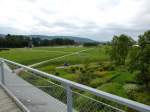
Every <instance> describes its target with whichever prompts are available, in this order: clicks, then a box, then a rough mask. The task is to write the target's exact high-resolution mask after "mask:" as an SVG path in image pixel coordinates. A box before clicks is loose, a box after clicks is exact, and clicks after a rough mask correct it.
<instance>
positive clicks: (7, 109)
mask: <svg viewBox="0 0 150 112" xmlns="http://www.w3.org/2000/svg"><path fill="white" fill-rule="evenodd" d="M0 112H22V111H21V110H20V108H19V107H18V105H16V103H15V102H14V101H13V100H12V99H11V98H10V96H9V95H8V94H7V93H6V92H5V91H4V89H3V88H2V87H1V86H0Z"/></svg>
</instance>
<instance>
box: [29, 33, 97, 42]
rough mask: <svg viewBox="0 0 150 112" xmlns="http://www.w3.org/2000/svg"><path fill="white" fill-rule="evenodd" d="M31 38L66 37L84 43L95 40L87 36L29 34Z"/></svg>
mask: <svg viewBox="0 0 150 112" xmlns="http://www.w3.org/2000/svg"><path fill="white" fill-rule="evenodd" d="M29 36H30V37H32V38H41V39H49V40H51V39H54V38H67V39H71V40H74V41H75V42H78V43H85V42H95V41H94V40H92V39H88V38H83V37H74V36H45V35H29Z"/></svg>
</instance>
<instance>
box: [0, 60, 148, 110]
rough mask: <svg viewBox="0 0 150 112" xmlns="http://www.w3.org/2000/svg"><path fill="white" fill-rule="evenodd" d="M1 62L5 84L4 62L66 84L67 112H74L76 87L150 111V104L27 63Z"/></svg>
mask: <svg viewBox="0 0 150 112" xmlns="http://www.w3.org/2000/svg"><path fill="white" fill-rule="evenodd" d="M0 62H1V72H2V73H1V74H2V78H1V82H2V83H3V84H5V73H4V63H5V62H7V63H9V64H13V65H16V66H19V67H21V68H23V69H25V70H28V71H30V72H32V73H36V74H38V75H40V76H44V77H47V78H50V79H53V80H55V81H58V82H60V83H62V84H63V85H65V88H66V91H67V112H72V111H73V107H72V88H76V89H79V90H82V91H86V92H89V93H91V94H93V95H96V96H99V97H102V98H104V99H107V100H109V101H113V102H116V103H118V104H121V105H124V106H127V107H130V108H132V109H134V110H137V111H140V112H150V106H148V105H145V104H142V103H138V102H135V101H132V100H129V99H126V98H122V97H119V96H116V95H113V94H110V93H107V92H103V91H100V90H97V89H94V88H91V87H88V86H85V85H82V84H79V83H75V82H72V81H69V80H66V79H63V78H60V77H57V76H54V75H51V74H48V73H45V72H42V71H39V70H37V69H33V68H31V67H28V66H25V65H22V64H18V63H16V62H13V61H10V60H7V59H3V58H1V60H0Z"/></svg>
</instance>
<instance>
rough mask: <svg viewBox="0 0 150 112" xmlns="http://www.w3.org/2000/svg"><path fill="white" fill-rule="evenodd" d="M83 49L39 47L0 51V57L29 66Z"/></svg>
mask: <svg viewBox="0 0 150 112" xmlns="http://www.w3.org/2000/svg"><path fill="white" fill-rule="evenodd" d="M84 49H86V48H83V47H62V48H61V47H59V48H58V47H57V48H55V47H49V48H48V47H41V48H32V49H30V48H16V49H10V50H8V51H0V57H2V58H6V59H9V60H12V61H15V62H18V63H21V64H25V65H31V64H34V63H38V62H41V61H45V60H49V59H53V58H56V57H60V56H63V55H66V54H70V53H72V52H77V51H81V50H84Z"/></svg>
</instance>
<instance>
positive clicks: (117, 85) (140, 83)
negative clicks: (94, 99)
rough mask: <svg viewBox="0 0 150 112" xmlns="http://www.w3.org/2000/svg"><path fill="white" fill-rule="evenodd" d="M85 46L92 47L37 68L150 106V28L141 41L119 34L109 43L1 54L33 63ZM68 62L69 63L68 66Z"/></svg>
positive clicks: (0, 54)
mask: <svg viewBox="0 0 150 112" xmlns="http://www.w3.org/2000/svg"><path fill="white" fill-rule="evenodd" d="M90 48H91V49H90ZM28 49H29V48H28ZM84 49H89V50H87V51H85V52H81V53H76V54H74V55H71V56H67V57H63V58H59V59H57V60H52V61H49V62H47V63H45V64H42V65H40V66H37V67H35V68H37V69H39V70H42V71H44V72H47V73H50V74H53V75H56V76H59V77H62V78H65V79H68V80H72V81H75V82H78V83H81V84H84V85H87V86H90V87H93V88H96V89H99V90H102V91H106V92H109V93H112V94H115V95H118V96H121V97H125V98H128V99H132V100H135V101H138V102H141V103H144V104H147V105H150V31H147V32H145V33H144V34H143V35H140V36H139V39H138V41H137V42H136V41H134V40H133V39H132V38H131V37H129V36H127V35H119V36H114V37H113V39H112V41H111V42H110V43H109V44H107V45H100V46H95V47H93V46H92V47H61V48H57V47H37V48H32V49H29V50H27V48H22V49H11V50H9V51H1V52H0V57H4V58H7V59H10V60H13V61H16V62H19V63H22V64H26V65H29V64H34V63H37V62H40V61H43V60H48V59H51V58H55V57H59V56H63V55H65V54H69V53H72V52H77V51H81V50H84ZM35 51H36V52H35ZM44 51H45V52H44ZM47 51H57V52H47ZM59 51H60V52H59ZM63 52H64V53H63ZM64 63H67V64H68V65H69V66H64ZM21 76H22V77H23V78H24V79H29V80H30V82H31V83H33V82H35V84H37V85H43V83H44V82H43V81H42V80H41V79H38V80H37V79H36V80H37V81H33V80H32V79H33V78H32V77H31V76H29V75H27V74H24V75H21ZM47 80H48V79H47ZM44 84H45V83H44ZM46 85H47V83H46ZM84 94H87V93H84Z"/></svg>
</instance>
